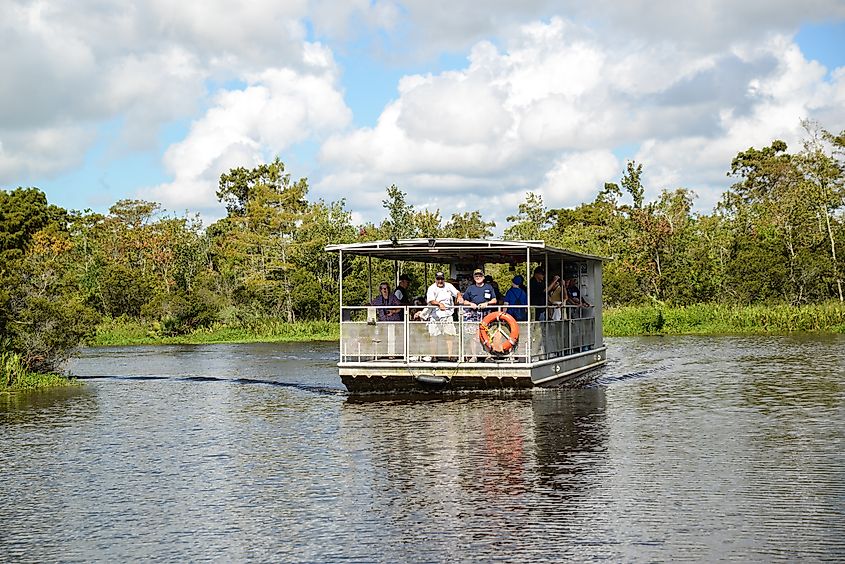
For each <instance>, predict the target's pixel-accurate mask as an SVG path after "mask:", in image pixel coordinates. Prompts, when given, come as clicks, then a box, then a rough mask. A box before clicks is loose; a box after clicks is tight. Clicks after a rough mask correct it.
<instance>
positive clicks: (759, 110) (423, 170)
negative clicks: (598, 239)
mask: <svg viewBox="0 0 845 564" xmlns="http://www.w3.org/2000/svg"><path fill="white" fill-rule="evenodd" d="M825 80H826V79H825V69H824V68H823V67H822V66H821V65H819V64H818V63H816V62H812V61H807V60H806V59H805V58H804V57H803V55H802V54H801V52H800V50H799V49H798V48H797V46H796V45H795V44H794V43H793V42H792V40H791V39H790V38H789V37H788V36H784V35H777V34H769V35H768V36H767V39H766V40H765V41H763V42H760V41H753V42H736V43H733V44H730V45H724V46H721V47H720V48H719V49H716V50H712V51H707V52H701V53H698V52H696V51H695V50H691V49H685V48H683V47H682V46H680V45H677V44H674V45H673V44H669V43H657V44H653V45H649V44H646V45H642V44H640V43H639V42H634V43H626V44H620V45H615V44H608V43H606V42H604V41H602V37H600V36H597V35H595V34H593V33H591V31H590V30H589V29H586V28H582V27H580V26H578V25H576V24H574V23H573V22H570V21H566V20H563V19H561V18H553V19H552V20H551V21H549V22H547V23H533V24H529V25H526V26H524V27H523V28H522V29H521V30H520V31H519V32H518V33H517V34H516V35H514V36H512V37H511V38H510V39H509V41H508V43H507V44H506V46H505V47H504V48H497V47H495V46H494V45H493V44H492V43H489V42H486V41H482V42H480V43H478V44H477V45H475V46H474V47H473V49H472V51H471V55H470V58H469V61H468V64H467V66H466V68H464V69H462V70H459V71H450V72H446V73H442V74H439V75H415V76H408V77H405V78H403V79H402V81H401V82H400V88H399V93H400V95H399V98H398V99H397V100H395V101H393V102H392V103H390V104H389V105H388V106H387V107H386V108H385V110H384V112H383V113H382V115H381V116H380V118H379V120H378V123H377V124H376V126H375V127H372V128H361V129H358V130H354V131H351V132H346V133H341V134H336V135H334V136H332V137H331V138H330V139H329V140H328V141H327V142H326V143H325V144H324V145H323V147H322V152H321V157H322V159H323V164H324V165H325V167H326V168H327V169H328V170H329V171H330V172H329V173H328V174H327V176H326V177H325V178H324V180H323V182H321V183H319V184H318V189H319V190H320V191H321V192H323V193H326V194H329V195H330V194H332V193H338V192H336V191H335V190H336V189H337V187H343V190H344V191H346V192H347V193H348V191H350V190H356V189H358V190H366V191H368V192H369V191H373V190H374V188H373V187H374V186H376V187H381V190H383V188H384V187H385V186H388V185H390V184H391V183H397V184H398V185H399V186H400V187H401V188H402V189H403V190H406V191H408V192H409V195H410V200H411V202H413V203H415V204H417V205H418V206H421V207H422V206H426V207H432V206H434V205H435V204H434V203H435V202H437V203H443V204H444V205H445V207H444V208H443V210H442V211H443V215H444V216H447V217H448V215H449V214H450V213H451V212H450V210H453V209H456V208H458V209H463V208H461V207H460V206H463V205H466V206H467V208H468V209H481V210H482V212H483V213H484V215H485V216H488V217H493V216H496V215H498V216H499V217H501V216H503V215H507V212H503V211H502V209H501V205H505V204H514V203H519V201H521V197H522V195H524V193H525V192H526V191H536V192H539V193H541V194H543V196H544V197H545V201H546V203H547V204H548V205H549V206H552V207H556V206H572V205H576V204H577V203H580V202H582V201H588V200H590V199H592V197H594V195H595V194H596V193H597V192H598V190H599V189H601V187H602V186H603V184H604V182H607V181H618V180H619V178H620V176H621V173H622V163H621V162H620V161H619V160H618V159H617V158H616V157H615V156H614V154H613V151H614V150H616V149H617V148H618V147H623V146H624V147H633V148H634V150H633V153H635V155H632V156H635V158H636V160H637V161H638V162H641V163H643V164H644V169H645V173H646V174H645V176H644V179H645V182H646V185H647V188H648V194H647V195H648V196H650V197H654V196H656V195H657V193H658V192H659V190H661V189H664V188H668V189H674V188H677V187H686V188H692V189H694V190H697V191H699V192H700V193H701V195H702V197H701V198H700V200H699V203H700V205H703V206H704V205H707V206H709V205H712V204H713V203H714V202H715V201H716V199H717V198H718V195H719V194H720V193H721V192H722V191H723V190H724V189H726V188H727V187H728V186H729V185H730V183H731V180H730V179H728V178H726V176H725V173H726V172H727V169H728V167H729V166H730V161H731V159H732V158H733V156H735V155H736V153H737V152H738V151H741V150H743V149H745V148H747V147H748V146H750V145H758V146H760V145H767V144H769V143H770V142H771V141H772V140H773V139H775V138H785V139H786V140H787V141H790V142H794V141H795V140H796V139H798V138H799V136H800V128H801V126H800V120H801V119H802V118H805V117H814V116H815V115H825V116H828V117H829V116H831V115H835V116H838V117H837V118H836V119H835V120H833V121H832V122H825V124H824V125H827V126H829V127H832V128H834V129H836V128H837V127H839V126H840V125H845V122H843V118H845V115H843V110H841V109H839V108H841V107H842V104H841V103H839V104H838V103H837V102H836V100H837V99H838V100H841V99H842V92H843V86H842V73H841V72H836V73H834V79H833V82H826V81H825ZM637 147H639V149H638V150H637ZM630 152H631V150H630V149H629V153H630ZM376 193H378V191H377V190H376ZM382 193H383V192H382ZM448 193H452V194H459V198H460V201H456V200H450V199H449V198H447V197H444V195H445V194H448ZM516 194H518V195H519V197H516V196H515V195H516ZM378 204H379V205H378V206H376V208H375V209H373V210H371V211H370V213H371V214H372V216H373V217H380V215H381V213H382V210H381V209H380V207H381V206H380V201H379V202H378ZM359 205H364V203H363V202H359Z"/></svg>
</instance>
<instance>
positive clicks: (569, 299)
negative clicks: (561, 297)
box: [566, 278, 593, 307]
mask: <svg viewBox="0 0 845 564" xmlns="http://www.w3.org/2000/svg"><path fill="white" fill-rule="evenodd" d="M566 303H567V304H568V305H573V306H578V307H593V306H592V304H590V303H588V302H587V300H585V299H583V298H582V297H581V292H580V291H579V290H578V280H577V279H576V278H570V279H568V280H567V281H566Z"/></svg>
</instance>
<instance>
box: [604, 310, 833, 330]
mask: <svg viewBox="0 0 845 564" xmlns="http://www.w3.org/2000/svg"><path fill="white" fill-rule="evenodd" d="M792 332H810V333H845V304H842V303H840V302H829V303H825V304H816V305H804V306H789V305H774V306H762V305H760V306H727V305H715V304H698V305H692V306H679V307H669V306H663V305H654V306H645V307H620V308H611V309H608V310H605V313H604V334H605V335H606V336H608V337H634V336H638V335H766V334H783V333H792Z"/></svg>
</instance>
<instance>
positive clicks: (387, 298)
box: [370, 282, 402, 359]
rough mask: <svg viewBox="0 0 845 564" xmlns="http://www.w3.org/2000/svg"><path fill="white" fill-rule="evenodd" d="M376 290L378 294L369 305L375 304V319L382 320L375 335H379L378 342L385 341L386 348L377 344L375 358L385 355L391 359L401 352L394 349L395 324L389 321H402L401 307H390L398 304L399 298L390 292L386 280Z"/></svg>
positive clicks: (395, 339)
mask: <svg viewBox="0 0 845 564" xmlns="http://www.w3.org/2000/svg"><path fill="white" fill-rule="evenodd" d="M378 291H379V295H378V296H376V297H374V298H373V300H372V301H371V302H370V305H372V306H376V319H377V320H378V321H380V322H382V325H379V326H378V327H376V330H375V335H376V336H378V337H379V339H378V340H379V341H380V342H385V341H386V343H387V350H386V351H385V350H384V349H381V347H382V346H383V345H377V347H376V348H377V349H380V350H377V351H376V352H375V354H376V358H378V357H384V356H385V355H386V356H387V358H389V359H393V358H396V356H397V354H398V355H401V352H399V353H397V351H396V345H397V338H396V324H395V323H391V322H394V321H402V308H401V307H395V308H391V307H390V306H399V300H397V299H396V296H394V295H393V294H391V293H390V285H389V284H388V283H387V282H382V283H381V284H379V286H378Z"/></svg>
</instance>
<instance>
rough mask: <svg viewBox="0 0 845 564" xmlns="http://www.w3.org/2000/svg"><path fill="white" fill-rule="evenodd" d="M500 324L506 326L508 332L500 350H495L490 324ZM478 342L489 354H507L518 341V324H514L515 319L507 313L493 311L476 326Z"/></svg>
mask: <svg viewBox="0 0 845 564" xmlns="http://www.w3.org/2000/svg"><path fill="white" fill-rule="evenodd" d="M502 322H505V323H507V324H508V329H509V332H508V335H506V336H507V339H506V340H505V341H504V342H502V344H501V348H497V347H496V346H495V344H494V343H493V338H492V337H493V336H492V335H490V324H491V323H496V324H501V323H502ZM497 331H499V330H497ZM494 335H495V333H494ZM478 340H479V341H481V344H482V346H483V347H484V348H485V349H487V350H488V351H489V352H492V353H500V354H508V353H509V352H510V351H511V349H513V348H514V347H515V346H516V343H517V341H519V324H518V323H517V322H516V319H514V318H513V316H512V315H510V314H509V313H503V312H501V311H494V312H493V313H488V314H487V316H486V317H485V318H484V319H482V320H481V323H480V324H479V325H478Z"/></svg>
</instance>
